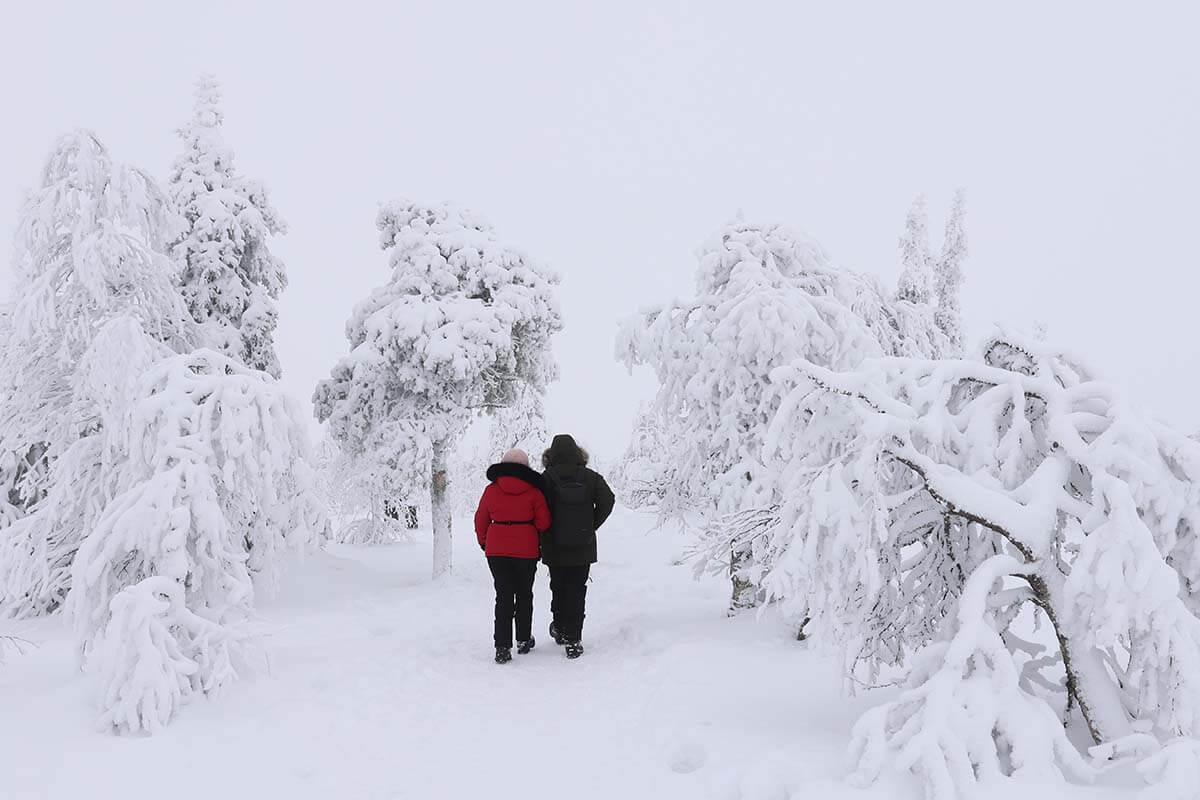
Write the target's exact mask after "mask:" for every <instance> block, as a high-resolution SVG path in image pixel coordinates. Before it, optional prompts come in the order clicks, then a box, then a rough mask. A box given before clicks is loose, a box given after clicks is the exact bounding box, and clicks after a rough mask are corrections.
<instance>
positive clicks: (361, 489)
mask: <svg viewBox="0 0 1200 800" xmlns="http://www.w3.org/2000/svg"><path fill="white" fill-rule="evenodd" d="M315 466H316V474H317V477H316V485H317V492H318V494H319V496H320V497H321V499H322V501H323V502H324V503H325V506H326V507H327V508H328V509H329V517H330V527H331V535H332V537H333V540H334V541H336V542H340V543H342V544H357V545H371V544H383V543H386V542H396V541H408V540H409V539H411V537H412V532H411V529H410V527H411V526H410V523H411V516H412V511H413V510H414V509H413V506H412V505H411V504H410V503H408V502H405V498H403V497H401V496H399V495H398V494H397V490H396V489H394V488H393V487H392V481H391V479H390V477H389V476H390V470H388V469H387V468H386V466H385V465H381V464H378V463H374V462H372V461H371V460H370V459H369V458H367V457H365V456H363V457H357V458H356V457H354V456H352V455H350V454H349V453H347V452H346V451H345V450H343V449H342V448H341V447H340V446H339V445H338V444H337V443H336V442H335V441H333V440H332V439H331V438H329V437H328V436H326V437H325V438H324V439H323V440H322V441H321V443H320V445H319V446H318V448H317V457H316V465H315Z"/></svg>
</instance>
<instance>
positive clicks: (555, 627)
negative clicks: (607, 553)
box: [542, 434, 616, 658]
mask: <svg viewBox="0 0 1200 800" xmlns="http://www.w3.org/2000/svg"><path fill="white" fill-rule="evenodd" d="M587 462H588V456H587V452H586V451H584V450H583V448H581V447H580V446H579V445H577V444H576V443H575V439H573V438H572V437H570V436H568V435H566V434H559V435H558V436H555V437H554V440H553V441H552V442H551V443H550V448H549V449H548V450H546V452H545V453H543V454H542V466H543V467H545V470H544V471H543V472H542V479H543V481H542V483H543V486H544V487H545V490H546V500H547V502H548V503H549V506H550V520H551V521H550V529H549V530H547V531H546V532H545V533H544V534H542V562H543V563H545V565H546V566H547V567H549V568H550V591H551V593H552V595H553V597H552V599H551V601H550V612H551V614H552V615H553V617H554V621H553V622H552V623H550V635H551V636H552V637H554V640H555V641H556V642H558V643H559V644H565V645H566V653H567V658H578V657H579V656H581V655H583V644H582V639H583V618H584V616H585V606H586V600H587V581H588V573H589V572H590V571H591V566H592V564H595V563H596V531H597V530H598V529H599V528H600V526H601V525H603V524H604V521H605V520H606V519H608V515H609V514H611V513H612V510H613V504H614V503H615V502H616V498H615V497H614V496H613V492H612V489H610V488H609V487H608V483H606V482H605V480H604V478H602V477H601V476H600V475H599V474H597V473H596V472H594V471H592V470H590V469H588V467H587Z"/></svg>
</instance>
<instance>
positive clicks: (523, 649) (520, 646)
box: [517, 636, 537, 656]
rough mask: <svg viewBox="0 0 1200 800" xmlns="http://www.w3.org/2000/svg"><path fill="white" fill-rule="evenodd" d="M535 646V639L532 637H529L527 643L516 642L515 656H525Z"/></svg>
mask: <svg viewBox="0 0 1200 800" xmlns="http://www.w3.org/2000/svg"><path fill="white" fill-rule="evenodd" d="M536 644H537V639H534V638H533V637H532V636H530V637H529V641H528V642H517V654H518V655H522V656H523V655H525V654H526V653H528V652H529V651H530V650H532V649H533V648H534V646H535V645H536Z"/></svg>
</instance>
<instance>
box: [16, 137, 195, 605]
mask: <svg viewBox="0 0 1200 800" xmlns="http://www.w3.org/2000/svg"><path fill="white" fill-rule="evenodd" d="M177 229H178V219H177V218H176V217H175V216H174V215H173V213H172V212H171V209H170V205H169V203H168V202H167V200H166V198H165V196H164V195H163V194H162V192H161V191H160V190H159V189H158V187H157V186H156V185H155V183H154V181H153V180H152V179H151V178H149V177H148V176H147V175H146V174H145V173H143V172H141V171H139V170H136V169H132V168H129V167H126V166H123V165H121V164H118V163H115V162H114V161H113V160H112V159H111V157H110V156H109V154H108V151H107V150H106V149H105V147H104V146H103V145H102V144H101V143H100V142H99V141H98V140H97V139H96V137H95V136H94V135H93V134H91V133H88V132H86V131H78V132H75V133H73V134H70V135H67V136H64V137H62V139H60V140H59V142H58V143H57V145H56V146H55V148H54V150H53V152H52V153H51V154H50V157H49V159H48V160H47V162H46V165H45V167H44V169H43V172H42V185H41V187H40V188H39V189H38V190H37V191H35V192H34V193H32V194H31V196H30V197H29V198H28V200H27V201H26V203H25V205H24V207H23V209H22V211H21V218H20V223H19V226H18V229H17V236H16V247H15V251H16V257H15V261H14V272H15V282H14V285H13V291H12V296H13V301H12V306H11V308H10V311H9V314H7V315H6V316H7V321H6V323H5V325H4V326H3V327H4V328H6V329H7V330H6V331H5V333H4V348H3V350H2V351H0V479H2V480H3V483H4V486H5V488H6V489H7V492H6V494H7V498H6V499H7V500H8V505H9V506H12V508H11V509H9V508H7V507H6V508H5V509H4V511H3V512H2V513H0V613H2V614H8V615H28V614H39V613H46V612H49V611H53V610H55V609H56V608H58V607H59V605H60V604H61V603H62V599H63V596H64V595H65V592H66V588H67V586H68V577H69V575H68V573H69V569H70V561H71V558H72V557H73V555H74V552H75V549H76V548H77V547H78V545H79V538H80V536H81V533H82V531H83V530H84V528H83V527H82V522H81V521H80V520H77V519H73V518H72V517H71V515H70V514H69V513H68V514H63V515H59V516H58V517H57V518H56V519H53V520H51V519H48V518H46V517H45V516H43V517H41V518H39V519H36V520H35V519H33V514H32V512H33V511H34V510H35V509H37V508H38V507H39V506H40V505H41V504H42V503H43V501H44V500H45V498H46V497H47V495H48V493H49V492H50V491H51V488H52V486H53V485H55V484H56V483H57V482H59V481H61V480H68V481H84V483H83V484H82V485H80V486H79V487H78V490H79V491H80V492H81V493H83V492H85V491H90V490H91V489H93V488H94V486H93V485H92V484H90V483H87V482H86V481H88V480H90V478H88V476H89V475H91V476H92V477H94V469H93V467H94V458H95V452H94V449H95V445H96V443H95V442H86V443H83V444H82V445H80V447H79V448H76V445H77V444H79V443H80V442H82V440H84V439H87V438H89V437H91V436H93V435H94V434H95V433H96V431H97V429H98V425H99V424H100V420H99V418H98V416H97V414H96V410H95V408H94V407H93V406H92V405H91V403H90V402H88V401H87V400H86V399H85V398H81V397H80V396H79V395H78V394H77V389H78V386H79V384H80V378H79V375H78V370H79V365H80V364H81V363H82V362H83V360H84V358H85V354H87V353H88V352H89V351H90V350H91V349H92V347H93V344H94V342H95V341H96V339H97V337H98V336H100V335H101V333H100V332H101V331H102V330H104V326H105V323H106V322H107V321H108V320H112V319H116V318H120V317H127V318H129V319H131V320H135V321H136V322H137V324H138V326H139V327H140V330H141V331H144V333H143V334H142V336H143V337H148V339H149V340H150V341H152V342H155V343H161V344H162V346H163V347H164V349H166V351H167V352H169V350H170V349H171V348H174V349H180V350H185V349H189V348H190V347H191V346H192V344H193V343H194V342H195V341H196V331H195V326H194V324H193V323H192V322H191V320H190V319H189V318H188V315H187V311H186V309H185V308H184V307H183V304H182V302H181V300H180V298H179V295H178V293H177V292H176V290H175V287H174V286H173V284H172V267H171V263H170V260H169V259H168V258H167V257H166V256H165V255H164V253H165V249H166V243H167V241H168V240H169V239H170V238H171V237H172V236H174V235H175V232H176V231H177ZM73 448H75V453H74V455H75V458H74V459H73V461H72V462H71V463H70V464H64V465H61V466H60V465H58V464H57V462H58V461H59V459H60V458H61V457H63V456H64V455H65V454H66V453H67V452H68V451H70V450H72V449H73ZM89 450H90V451H91V452H89ZM77 502H78V503H80V504H87V503H96V502H100V501H99V499H98V498H93V497H90V496H85V497H80V498H79V499H78V501H77ZM18 520H19V523H18Z"/></svg>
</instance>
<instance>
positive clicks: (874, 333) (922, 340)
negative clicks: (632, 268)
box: [617, 222, 948, 619]
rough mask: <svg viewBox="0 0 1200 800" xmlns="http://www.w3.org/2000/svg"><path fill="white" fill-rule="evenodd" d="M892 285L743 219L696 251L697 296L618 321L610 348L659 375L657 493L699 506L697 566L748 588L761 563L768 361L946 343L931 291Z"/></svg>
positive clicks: (835, 363) (821, 359)
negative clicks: (914, 295)
mask: <svg viewBox="0 0 1200 800" xmlns="http://www.w3.org/2000/svg"><path fill="white" fill-rule="evenodd" d="M889 295H890V293H889V292H886V291H885V290H884V289H883V288H882V287H881V286H880V285H879V283H878V282H877V281H875V280H874V279H873V278H870V277H868V276H864V275H859V274H856V273H852V272H849V271H847V270H843V269H839V268H838V267H836V266H834V265H833V264H832V263H831V262H830V261H829V259H828V258H827V257H826V255H825V253H824V251H823V250H822V249H821V247H820V246H819V245H818V244H816V243H815V242H813V241H811V240H809V239H807V238H804V237H802V236H800V235H799V234H797V233H794V232H792V231H790V230H789V229H787V228H784V227H780V226H761V225H753V224H748V223H744V222H738V223H734V224H731V225H728V226H726V227H725V228H723V229H722V230H720V231H719V232H718V233H717V234H716V235H715V236H714V237H713V238H712V239H711V240H710V241H709V242H708V244H707V245H706V246H705V247H704V248H703V250H702V251H701V253H700V266H699V270H698V273H697V281H696V297H695V298H694V299H691V300H688V301H683V302H676V303H673V304H671V305H667V306H664V307H659V308H653V309H650V310H648V311H645V312H643V313H641V314H639V315H638V316H637V317H635V318H634V319H632V320H629V321H628V322H626V323H625V324H624V325H623V326H622V330H621V333H620V336H619V338H618V343H617V354H618V357H619V358H621V359H623V360H624V361H625V363H626V364H627V365H628V366H630V367H631V368H632V367H633V366H635V365H638V364H645V365H649V366H650V367H652V368H653V369H654V371H655V373H656V374H657V376H658V380H659V392H658V396H657V398H656V401H655V406H654V408H653V409H652V411H653V413H654V414H655V416H656V417H657V418H658V419H659V420H661V421H662V425H663V430H662V440H663V442H664V444H665V445H666V452H664V453H663V456H662V458H663V462H664V463H669V464H671V465H672V467H673V468H672V469H671V470H670V471H668V472H665V473H663V475H662V478H663V480H664V484H665V485H664V486H663V487H662V491H664V492H665V493H666V494H668V495H670V496H674V497H678V498H687V499H688V501H687V503H686V504H685V506H686V507H687V508H690V509H692V510H698V511H701V512H703V513H705V514H706V515H707V517H708V521H709V524H708V525H705V526H704V527H703V531H704V535H703V536H702V537H701V540H700V542H699V544H698V547H697V556H698V559H699V564H700V565H701V567H702V568H704V567H712V568H713V569H714V570H715V569H721V568H723V569H730V570H732V573H733V574H732V577H733V582H734V586H735V587H738V586H741V587H742V588H743V590H745V589H746V587H757V585H758V583H757V582H758V579H759V578H760V577H761V575H762V574H765V572H766V571H767V569H769V562H768V561H764V560H763V559H764V558H766V557H767V555H768V553H767V552H766V551H763V550H761V548H762V545H763V543H764V542H765V541H767V540H766V539H765V538H764V537H763V536H762V535H761V534H762V523H763V522H764V520H763V519H762V518H761V515H762V514H763V513H764V511H767V512H769V510H770V509H773V508H774V507H776V506H778V505H779V504H780V503H781V502H782V497H781V495H780V487H779V484H778V480H777V479H778V476H779V471H778V469H777V468H776V467H775V466H774V465H770V464H767V463H766V462H765V460H764V453H763V445H764V443H765V436H766V432H767V427H768V425H769V423H770V421H771V420H772V419H773V418H774V417H775V416H776V415H777V413H778V410H779V404H780V402H781V397H782V393H781V391H780V389H779V386H778V382H777V381H776V380H775V379H774V378H773V377H772V373H773V371H774V370H776V369H777V368H779V367H782V366H785V365H787V364H791V363H793V362H794V361H796V360H797V359H799V360H804V361H807V362H811V363H816V364H820V365H823V366H825V367H827V368H830V369H835V370H843V369H851V368H853V367H854V366H856V365H857V364H859V363H861V362H862V361H863V360H865V359H868V358H873V357H879V356H893V355H894V356H899V355H922V356H927V355H931V354H938V353H941V352H943V351H944V350H945V349H946V347H947V346H948V342H947V340H946V338H945V335H944V334H943V333H942V332H941V330H940V329H939V328H938V327H937V326H936V324H935V323H934V319H933V313H932V306H930V305H928V304H927V303H926V299H916V300H909V299H905V298H900V299H896V298H893V297H891V296H889ZM743 514H749V515H750V516H751V517H752V518H753V520H752V521H751V524H747V522H748V521H747V520H743V519H742V518H741V515H743ZM768 515H769V513H768ZM745 603H746V601H745V600H744V599H738V598H735V600H734V605H735V606H737V605H744V604H745ZM801 619H802V618H801Z"/></svg>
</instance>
